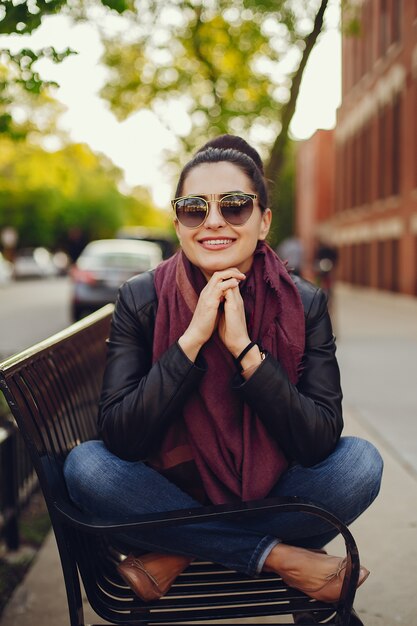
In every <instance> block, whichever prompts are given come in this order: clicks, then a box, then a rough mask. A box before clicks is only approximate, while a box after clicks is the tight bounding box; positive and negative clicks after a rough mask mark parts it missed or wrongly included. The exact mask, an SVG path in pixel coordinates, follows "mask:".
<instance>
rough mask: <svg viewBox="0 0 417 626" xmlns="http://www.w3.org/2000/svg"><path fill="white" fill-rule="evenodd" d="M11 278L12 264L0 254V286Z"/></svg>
mask: <svg viewBox="0 0 417 626" xmlns="http://www.w3.org/2000/svg"><path fill="white" fill-rule="evenodd" d="M12 277H13V264H12V263H10V261H7V259H5V258H4V256H3V255H2V253H1V252H0V285H5V284H6V283H8V282H9V281H10V280H11V279H12Z"/></svg>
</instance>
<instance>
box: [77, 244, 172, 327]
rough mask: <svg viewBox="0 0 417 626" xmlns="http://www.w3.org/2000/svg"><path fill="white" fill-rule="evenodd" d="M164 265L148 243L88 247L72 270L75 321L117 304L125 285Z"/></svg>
mask: <svg viewBox="0 0 417 626" xmlns="http://www.w3.org/2000/svg"><path fill="white" fill-rule="evenodd" d="M160 261H162V252H161V248H160V247H159V246H158V245H157V244H155V243H151V242H149V241H134V240H127V239H101V240H97V241H92V242H91V243H89V244H88V245H87V246H86V247H85V248H84V250H83V252H82V253H81V254H80V256H79V257H78V259H77V262H76V263H75V265H73V266H72V268H71V271H70V276H71V280H72V296H71V314H72V318H73V319H74V320H79V319H81V317H83V316H84V315H86V314H88V313H91V312H92V311H95V310H97V309H99V308H100V307H102V306H104V305H105V304H107V303H108V302H114V301H115V299H116V296H117V292H118V289H119V287H120V285H121V284H122V283H124V282H125V281H126V280H127V279H128V278H131V277H132V276H134V275H135V274H141V273H142V272H146V271H147V270H150V269H153V268H154V267H155V266H156V265H158V263H159V262H160Z"/></svg>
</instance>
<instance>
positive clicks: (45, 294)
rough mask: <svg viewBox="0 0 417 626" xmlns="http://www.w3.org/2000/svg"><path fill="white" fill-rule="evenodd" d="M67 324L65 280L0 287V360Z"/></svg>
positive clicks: (26, 281) (47, 280) (27, 282)
mask: <svg viewBox="0 0 417 626" xmlns="http://www.w3.org/2000/svg"><path fill="white" fill-rule="evenodd" d="M69 323H70V317H69V281H68V280H67V279H66V278H49V279H43V280H22V281H12V282H10V283H8V284H6V285H2V286H0V359H2V358H5V357H7V356H10V355H11V354H14V353H15V352H18V351H20V350H23V349H25V348H28V347H29V346H31V345H33V344H34V343H36V342H38V341H41V340H42V339H46V338H47V337H49V336H50V335H52V334H53V333H55V332H58V331H59V330H62V329H63V328H65V327H66V326H68V324H69Z"/></svg>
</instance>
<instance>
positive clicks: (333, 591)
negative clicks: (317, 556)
mask: <svg viewBox="0 0 417 626" xmlns="http://www.w3.org/2000/svg"><path fill="white" fill-rule="evenodd" d="M330 558H336V557H330ZM346 565H347V560H346V558H343V559H339V562H338V564H337V567H336V570H335V571H334V572H332V573H331V574H328V575H327V576H326V577H325V579H324V581H323V584H322V585H321V586H319V587H316V588H315V589H312V588H308V587H303V586H302V585H298V584H297V583H294V582H291V583H290V582H289V581H287V580H285V578H284V576H283V577H282V579H283V580H284V582H286V583H287V584H289V585H290V586H291V587H293V588H294V589H298V590H299V591H302V592H303V593H305V594H306V595H308V596H310V598H314V599H315V600H319V601H321V602H328V603H329V604H334V603H336V602H338V601H339V598H340V594H341V592H342V585H343V577H342V576H341V574H342V572H344V570H345V569H346ZM369 574H370V572H369V570H367V569H366V567H361V568H360V572H359V580H358V584H357V586H356V588H358V587H360V586H361V585H362V584H363V583H364V582H365V580H366V579H367V578H368V576H369Z"/></svg>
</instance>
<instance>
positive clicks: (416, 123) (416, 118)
mask: <svg viewBox="0 0 417 626" xmlns="http://www.w3.org/2000/svg"><path fill="white" fill-rule="evenodd" d="M416 1H417V0H416ZM416 12H417V7H416ZM416 14H417V13H416ZM413 100H414V119H413V120H412V124H413V126H414V186H415V188H416V189H417V76H416V77H415V78H414V81H413Z"/></svg>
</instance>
